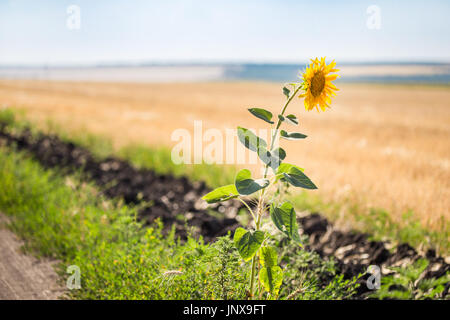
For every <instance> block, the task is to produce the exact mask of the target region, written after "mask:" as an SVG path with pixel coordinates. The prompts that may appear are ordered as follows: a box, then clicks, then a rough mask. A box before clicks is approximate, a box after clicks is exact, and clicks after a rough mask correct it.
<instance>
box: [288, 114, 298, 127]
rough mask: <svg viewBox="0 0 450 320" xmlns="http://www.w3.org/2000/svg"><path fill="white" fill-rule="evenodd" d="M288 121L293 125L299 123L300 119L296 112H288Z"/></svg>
mask: <svg viewBox="0 0 450 320" xmlns="http://www.w3.org/2000/svg"><path fill="white" fill-rule="evenodd" d="M286 122H287V123H290V124H293V125H298V119H297V117H296V116H295V114H288V115H287V116H286Z"/></svg>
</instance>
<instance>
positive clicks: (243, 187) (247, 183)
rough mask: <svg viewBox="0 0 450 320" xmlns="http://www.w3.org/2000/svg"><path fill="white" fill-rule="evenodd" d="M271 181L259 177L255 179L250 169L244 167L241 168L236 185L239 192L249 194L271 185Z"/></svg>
mask: <svg viewBox="0 0 450 320" xmlns="http://www.w3.org/2000/svg"><path fill="white" fill-rule="evenodd" d="M269 183H270V181H269V180H268V179H258V180H253V179H252V175H251V172H250V170H248V169H242V170H240V171H239V172H238V173H237V175H236V179H235V182H234V184H235V186H236V189H237V191H238V192H239V194H242V195H249V194H252V193H255V192H256V191H259V190H261V189H264V188H265V187H267V186H268V185H269Z"/></svg>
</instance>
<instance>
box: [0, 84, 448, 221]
mask: <svg viewBox="0 0 450 320" xmlns="http://www.w3.org/2000/svg"><path fill="white" fill-rule="evenodd" d="M339 87H340V89H341V91H340V92H339V94H338V96H337V98H336V99H335V102H334V104H333V109H332V110H329V111H327V112H326V113H321V114H318V113H317V112H315V111H314V112H310V113H306V112H305V110H304V107H303V104H302V101H298V102H296V103H294V104H292V106H291V109H290V111H291V112H294V111H295V112H296V113H297V115H299V117H300V129H299V131H300V132H302V133H305V134H307V135H308V138H307V139H305V140H304V141H300V142H286V143H284V145H285V146H286V149H287V151H288V158H287V159H286V160H287V161H289V162H292V163H296V164H299V165H300V166H302V167H304V168H306V172H307V174H308V176H309V177H310V178H311V179H312V180H313V181H314V182H315V183H316V184H317V185H318V186H319V190H318V191H315V192H317V193H318V194H319V195H320V196H322V197H323V198H324V199H325V200H326V201H336V202H344V201H345V202H349V203H353V204H358V205H360V206H366V207H380V208H384V209H387V210H388V211H389V212H391V213H392V215H393V216H394V218H395V219H396V220H397V221H401V219H402V214H403V213H404V212H406V211H407V210H408V209H412V210H413V211H414V213H415V215H416V216H417V217H418V218H419V219H420V221H421V222H422V223H423V225H424V226H427V227H430V228H433V229H440V228H442V223H445V224H447V223H448V221H449V220H450V87H446V86H441V87H432V86H406V85H389V86H383V85H357V84H345V85H341V86H339ZM280 91H281V86H280V85H279V84H274V83H256V82H253V83H250V82H239V83H238V82H234V83H178V84H144V83H139V84H131V83H120V84H119V83H81V82H48V81H26V80H8V81H7V80H1V81H0V107H1V106H8V107H13V108H17V109H24V110H26V111H27V116H28V118H30V119H31V120H33V121H34V122H36V123H38V124H39V125H40V126H41V127H43V128H44V127H47V120H48V119H51V120H53V121H54V122H55V123H57V124H58V125H60V126H62V127H63V128H64V130H67V131H68V132H71V131H73V132H75V131H79V130H81V129H82V130H87V131H89V132H92V133H95V134H102V135H106V136H108V137H111V138H112V139H113V141H114V143H115V146H116V147H120V146H124V145H127V144H130V143H134V142H139V143H144V144H149V145H156V144H158V145H160V144H165V145H168V146H171V145H174V144H175V142H173V141H171V139H170V134H171V133H172V132H173V130H175V129H178V128H186V129H188V130H190V131H192V130H193V121H194V120H203V127H204V128H203V129H204V130H205V129H208V128H218V129H221V130H224V129H226V128H235V127H236V126H237V125H243V124H245V126H246V127H249V128H259V127H263V126H262V123H261V122H260V121H258V120H257V119H254V118H253V117H252V116H251V115H250V114H249V113H248V112H247V111H246V108H249V107H265V108H267V109H269V110H271V111H272V112H274V113H276V112H278V110H279V107H280V105H281V104H282V103H283V100H284V99H283V96H282V94H281V93H280ZM294 109H295V110H294ZM344 220H345V218H344Z"/></svg>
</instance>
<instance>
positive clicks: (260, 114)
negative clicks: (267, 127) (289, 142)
mask: <svg viewBox="0 0 450 320" xmlns="http://www.w3.org/2000/svg"><path fill="white" fill-rule="evenodd" d="M248 111H250V113H251V114H252V115H254V116H255V117H257V118H259V119H261V120H264V121H265V122H268V123H271V124H273V121H272V113H271V112H270V111H267V110H265V109H261V108H250V109H248Z"/></svg>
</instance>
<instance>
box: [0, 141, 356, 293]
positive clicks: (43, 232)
mask: <svg viewBox="0 0 450 320" xmlns="http://www.w3.org/2000/svg"><path fill="white" fill-rule="evenodd" d="M0 190H2V192H1V193H0V210H1V211H2V212H4V213H5V214H7V215H8V216H10V217H11V218H12V219H11V224H10V225H9V227H10V228H11V229H12V230H13V231H14V232H16V233H17V234H18V235H20V236H21V237H22V238H23V239H25V240H26V247H25V249H26V250H27V251H29V252H32V253H34V254H36V255H38V256H47V257H52V258H56V259H59V260H60V261H61V263H60V265H59V269H58V271H59V273H60V275H61V279H63V280H64V279H66V278H67V276H68V274H66V272H65V271H66V268H67V267H68V266H70V265H77V266H78V267H79V268H80V270H81V289H79V290H72V291H70V292H69V293H68V297H69V298H78V299H245V298H246V291H245V287H246V285H247V283H248V270H247V269H248V268H247V267H246V266H245V265H243V264H241V263H240V262H239V255H238V253H237V251H236V249H235V248H234V245H233V243H232V240H231V239H230V237H229V236H226V237H222V238H220V239H218V240H217V241H216V242H215V243H213V244H205V243H204V242H203V240H202V239H201V238H200V239H194V238H193V237H192V236H189V237H188V240H187V241H185V242H180V240H179V239H177V238H176V237H175V235H174V230H172V232H170V233H169V234H165V235H163V234H162V232H161V230H162V225H161V223H155V224H153V225H152V226H148V227H145V228H143V227H142V226H141V224H140V223H139V222H138V221H137V220H136V215H137V207H130V206H127V205H125V204H123V203H122V202H121V201H113V200H109V199H105V198H103V197H102V196H101V195H100V194H99V192H98V190H97V189H96V188H95V187H94V186H92V185H90V184H88V183H85V182H81V181H80V180H79V179H78V177H77V175H72V176H66V177H63V176H60V175H58V173H57V172H55V171H53V170H48V169H43V168H42V167H41V166H40V165H39V164H38V163H36V162H35V161H34V160H32V159H31V158H29V156H27V155H26V154H25V153H21V152H12V150H11V149H10V148H6V147H1V148H0ZM278 248H279V250H280V251H281V250H282V248H281V247H278ZM284 257H285V258H284V259H285V263H284V268H285V269H286V270H287V272H288V275H289V276H288V277H287V278H286V285H285V286H282V288H281V290H282V293H281V295H280V297H279V298H280V299H286V298H288V297H289V298H290V299H295V298H302V297H303V298H320V299H335V298H348V297H350V296H351V295H352V294H353V293H354V291H355V289H356V287H357V284H356V283H355V281H356V279H354V280H352V281H348V280H347V281H344V280H343V279H342V277H341V276H340V275H338V274H337V271H336V266H335V265H334V263H333V261H324V260H322V259H320V258H319V257H318V256H317V255H316V254H314V253H310V254H308V255H294V254H292V253H291V254H289V253H287V254H286V253H285V254H284ZM311 259H314V261H315V263H314V264H313V265H312V266H311V267H305V266H309V263H308V261H309V260H311ZM299 265H303V266H304V269H297V266H299ZM324 269H326V270H327V277H326V278H324V276H323V273H322V271H323V270H324ZM302 279H304V280H302ZM291 280H292V281H297V282H295V284H292V281H291ZM322 288H328V289H327V290H325V291H323V290H322Z"/></svg>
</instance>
